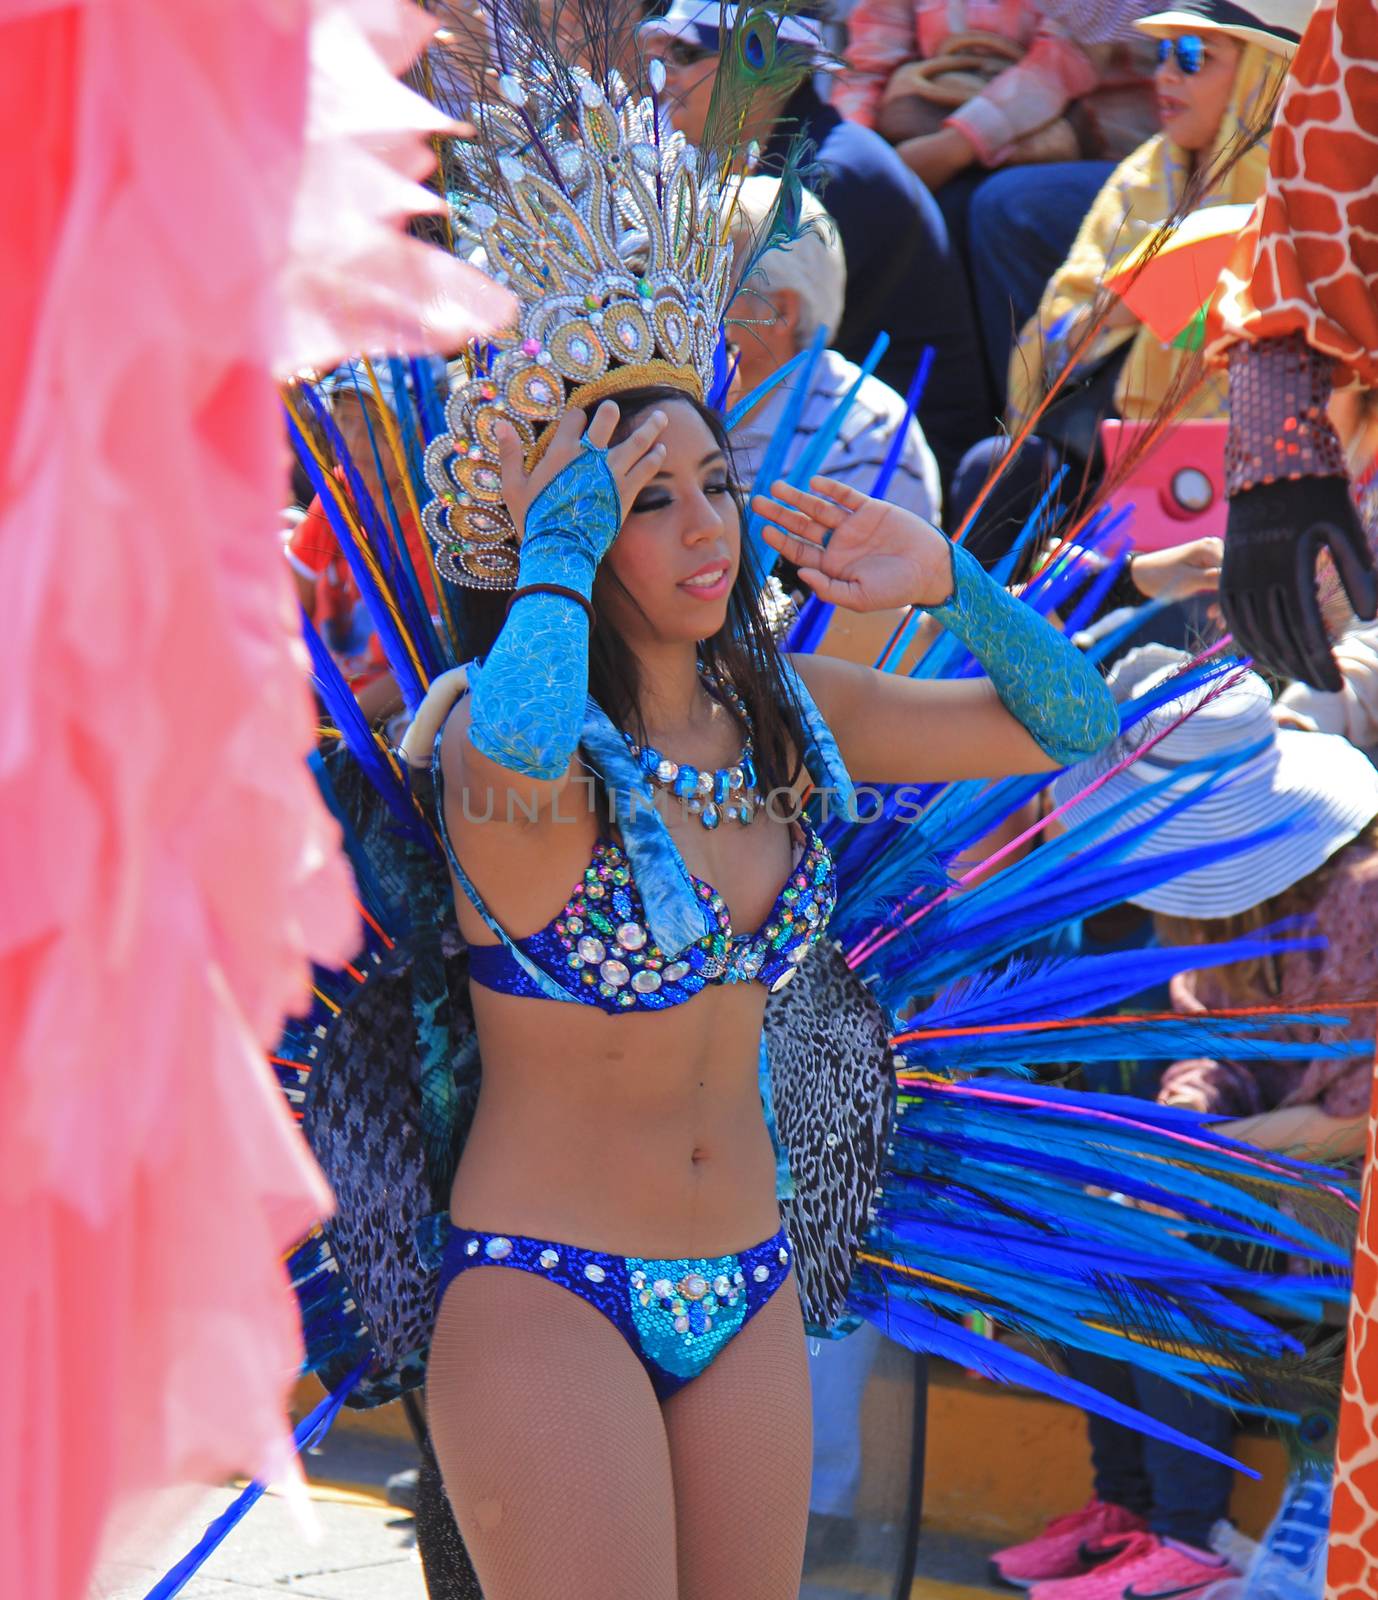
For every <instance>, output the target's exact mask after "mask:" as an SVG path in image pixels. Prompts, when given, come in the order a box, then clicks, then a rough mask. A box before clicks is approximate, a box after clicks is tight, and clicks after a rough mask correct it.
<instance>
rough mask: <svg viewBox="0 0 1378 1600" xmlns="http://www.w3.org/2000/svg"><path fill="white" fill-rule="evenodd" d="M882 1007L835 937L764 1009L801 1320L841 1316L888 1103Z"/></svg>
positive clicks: (891, 1092)
mask: <svg viewBox="0 0 1378 1600" xmlns="http://www.w3.org/2000/svg"><path fill="white" fill-rule="evenodd" d="M889 1035H890V1029H889V1025H888V1023H887V1022H886V1018H885V1014H884V1012H883V1011H882V1010H881V1008H880V1006H879V1005H878V1004H877V1003H876V1001H875V999H874V998H873V997H872V995H871V993H870V991H869V990H868V989H867V988H866V986H865V984H864V983H862V981H861V979H860V978H858V977H857V976H856V974H855V973H853V972H852V971H851V970H850V969H849V968H848V966H847V963H846V962H845V961H844V960H843V957H842V952H841V951H840V950H839V949H838V948H837V946H836V945H833V944H829V943H823V944H820V945H819V946H817V947H816V948H815V949H814V950H813V952H812V953H811V954H810V956H809V958H808V960H807V961H805V962H804V964H803V966H802V967H801V968H800V969H799V975H798V977H797V978H796V979H795V980H794V982H793V983H791V984H790V985H789V986H788V987H787V988H785V989H782V990H781V991H780V992H779V993H778V994H776V995H773V996H772V997H771V999H770V1002H769V1004H768V1005H767V1007H766V1048H767V1051H768V1054H769V1058H770V1072H771V1086H772V1089H773V1093H774V1099H775V1116H776V1123H777V1127H778V1130H779V1134H780V1138H781V1140H782V1141H783V1143H784V1145H785V1148H786V1150H787V1152H788V1155H789V1164H790V1172H791V1174H792V1176H793V1178H794V1191H795V1192H794V1195H793V1197H792V1198H790V1199H786V1200H784V1201H782V1202H781V1211H782V1214H783V1217H784V1223H785V1228H786V1231H787V1232H788V1234H789V1236H790V1240H791V1242H792V1243H793V1245H794V1251H795V1256H794V1267H795V1274H796V1277H797V1281H798V1286H799V1297H800V1300H801V1301H802V1303H803V1307H804V1320H805V1322H806V1323H807V1324H808V1325H809V1328H810V1330H811V1331H814V1332H818V1333H828V1332H831V1331H833V1330H835V1329H837V1328H838V1325H839V1324H841V1323H843V1322H846V1321H847V1320H848V1319H849V1316H850V1313H849V1311H848V1307H847V1291H848V1289H849V1288H850V1286H851V1282H852V1272H853V1260H854V1257H855V1255H856V1251H857V1247H858V1245H859V1243H860V1240H861V1237H862V1235H863V1233H864V1232H865V1231H866V1228H867V1225H868V1221H869V1215H870V1209H871V1202H872V1200H873V1198H874V1196H875V1193H876V1189H877V1186H878V1184H879V1181H880V1166H881V1162H882V1160H883V1158H884V1156H885V1148H886V1142H887V1139H888V1137H889V1131H890V1119H891V1115H892V1113H893V1110H894V1104H895V1068H894V1058H893V1055H892V1053H891V1050H890V1043H889Z"/></svg>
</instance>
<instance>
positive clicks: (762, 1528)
mask: <svg viewBox="0 0 1378 1600" xmlns="http://www.w3.org/2000/svg"><path fill="white" fill-rule="evenodd" d="M663 1411H664V1416H665V1430H666V1433H667V1435H668V1436H669V1440H670V1460H671V1463H672V1466H673V1472H674V1480H675V1526H676V1528H677V1530H678V1534H679V1600H727V1597H728V1596H731V1600H796V1597H797V1596H798V1594H799V1580H800V1577H801V1576H802V1573H803V1567H804V1534H805V1531H806V1528H807V1525H808V1520H809V1478H810V1476H811V1473H812V1467H813V1422H812V1407H811V1399H810V1392H809V1368H808V1356H807V1354H806V1353H805V1349H804V1321H803V1318H802V1316H801V1315H800V1312H799V1296H798V1294H797V1292H796V1290H795V1287H794V1280H793V1279H792V1278H791V1279H790V1280H788V1281H787V1282H786V1283H785V1284H784V1285H783V1286H782V1287H781V1288H780V1289H778V1290H777V1291H776V1293H775V1295H774V1296H773V1298H772V1299H771V1300H770V1302H769V1303H768V1304H767V1305H765V1306H764V1307H762V1309H761V1310H760V1311H758V1312H757V1314H756V1315H755V1317H753V1318H752V1320H751V1321H750V1322H749V1323H748V1324H747V1325H746V1327H745V1328H743V1329H742V1331H741V1332H740V1333H739V1334H738V1335H737V1337H736V1338H735V1339H733V1340H731V1341H730V1343H728V1344H727V1345H725V1346H724V1347H723V1350H722V1353H721V1354H720V1355H719V1356H718V1359H717V1360H716V1361H715V1362H714V1363H713V1365H712V1366H711V1367H709V1368H708V1370H707V1371H706V1372H705V1373H703V1374H702V1375H701V1376H700V1377H697V1378H695V1379H694V1381H693V1382H692V1383H688V1384H686V1385H685V1386H684V1388H682V1389H681V1390H680V1391H679V1393H678V1394H674V1395H671V1397H670V1398H669V1400H667V1401H666V1402H665V1405H664V1408H663Z"/></svg>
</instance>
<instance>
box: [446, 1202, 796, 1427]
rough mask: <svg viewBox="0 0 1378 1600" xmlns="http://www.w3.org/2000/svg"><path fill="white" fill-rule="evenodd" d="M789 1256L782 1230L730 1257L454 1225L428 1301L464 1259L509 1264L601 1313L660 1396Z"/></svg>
mask: <svg viewBox="0 0 1378 1600" xmlns="http://www.w3.org/2000/svg"><path fill="white" fill-rule="evenodd" d="M790 1256H791V1251H790V1244H789V1240H788V1239H787V1238H786V1237H785V1234H784V1230H783V1229H781V1231H780V1232H779V1233H777V1234H776V1235H775V1237H774V1238H773V1239H767V1240H766V1241H765V1243H764V1244H757V1245H752V1247H751V1248H750V1249H749V1250H743V1251H742V1253H741V1254H740V1255H735V1256H705V1257H677V1258H675V1259H674V1260H670V1261H664V1260H654V1259H643V1258H641V1257H639V1256H609V1255H604V1254H603V1252H602V1251H601V1250H581V1249H579V1248H578V1247H577V1246H575V1245H568V1244H554V1243H552V1242H551V1241H549V1240H547V1239H523V1238H521V1237H519V1236H518V1235H516V1234H504V1233H475V1232H474V1231H473V1230H472V1229H469V1228H460V1227H455V1228H453V1229H451V1231H450V1236H449V1240H448V1242H447V1243H446V1246H445V1256H444V1259H443V1260H442V1262H441V1264H440V1286H439V1289H438V1290H437V1292H436V1304H437V1306H438V1305H439V1304H440V1301H441V1300H442V1299H443V1298H444V1295H445V1291H446V1289H448V1288H449V1286H450V1284H451V1283H453V1282H454V1280H455V1279H456V1278H457V1277H458V1276H459V1275H460V1273H461V1272H468V1271H470V1270H471V1268H474V1267H517V1268H518V1269H519V1270H520V1271H522V1272H530V1273H532V1274H534V1275H535V1276H536V1277H538V1278H546V1279H548V1280H549V1281H550V1282H551V1283H556V1284H559V1286H560V1287H561V1288H562V1289H568V1290H569V1292H570V1293H571V1294H577V1295H578V1296H579V1298H580V1299H581V1300H587V1301H588V1303H589V1304H590V1305H591V1306H594V1307H595V1308H596V1309H597V1310H599V1311H601V1312H602V1313H603V1315H604V1316H605V1317H606V1318H607V1319H608V1321H609V1322H611V1323H612V1325H613V1326H614V1327H615V1328H616V1329H617V1330H618V1332H619V1333H620V1334H621V1335H622V1337H623V1338H624V1339H625V1340H626V1341H627V1343H628V1344H629V1345H630V1346H631V1348H632V1350H633V1351H634V1353H635V1354H636V1356H637V1359H638V1360H639V1361H640V1362H641V1365H642V1366H643V1367H645V1369H646V1373H647V1375H648V1376H649V1378H650V1380H651V1386H652V1387H653V1388H654V1390H655V1392H656V1396H657V1398H659V1399H661V1400H666V1399H668V1398H669V1397H670V1396H671V1395H672V1394H674V1393H675V1391H676V1390H677V1389H682V1388H683V1387H684V1385H685V1384H686V1383H688V1382H689V1381H690V1380H691V1379H693V1378H697V1377H698V1375H699V1374H700V1373H701V1372H703V1371H704V1370H705V1369H706V1368H707V1366H708V1365H709V1363H710V1362H711V1361H712V1360H713V1358H714V1357H715V1356H716V1355H717V1354H718V1352H719V1351H720V1350H721V1349H722V1348H723V1346H724V1345H725V1344H726V1343H727V1342H728V1340H729V1339H731V1338H732V1337H733V1336H734V1335H735V1334H738V1333H740V1332H741V1331H742V1329H743V1328H744V1327H745V1326H746V1325H747V1323H748V1322H750V1321H751V1319H752V1317H754V1316H755V1315H756V1313H757V1312H758V1311H759V1310H760V1309H761V1307H762V1306H763V1305H765V1303H766V1302H767V1301H768V1300H769V1299H770V1297H771V1296H772V1295H773V1294H774V1293H775V1291H776V1290H777V1289H778V1288H779V1287H780V1285H781V1284H782V1283H783V1282H784V1281H785V1279H786V1278H787V1277H789V1269H790Z"/></svg>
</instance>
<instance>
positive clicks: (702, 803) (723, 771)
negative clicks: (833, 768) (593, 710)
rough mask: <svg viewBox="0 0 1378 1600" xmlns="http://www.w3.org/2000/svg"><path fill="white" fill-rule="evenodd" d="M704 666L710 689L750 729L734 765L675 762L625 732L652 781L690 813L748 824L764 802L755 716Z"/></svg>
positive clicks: (713, 822)
mask: <svg viewBox="0 0 1378 1600" xmlns="http://www.w3.org/2000/svg"><path fill="white" fill-rule="evenodd" d="M699 671H700V673H701V674H702V675H703V680H704V684H705V687H706V688H707V689H708V691H709V693H710V694H713V695H714V696H715V697H716V698H717V699H719V700H720V701H722V702H723V703H724V704H725V705H728V706H730V707H731V709H732V710H733V711H735V712H736V714H737V716H738V717H739V718H740V720H741V722H742V724H743V726H744V727H745V728H746V730H747V733H746V743H745V744H744V745H743V746H742V753H741V755H739V756H738V757H737V759H736V760H735V761H734V762H733V763H732V765H731V766H728V767H719V768H717V770H716V771H714V772H703V771H701V770H700V769H699V768H698V767H693V766H690V765H689V764H688V762H680V761H671V760H670V758H669V757H668V756H663V755H661V753H660V751H659V750H657V749H655V748H654V747H653V746H651V745H648V744H647V745H641V744H637V743H636V742H635V740H633V738H632V736H631V734H629V733H624V734H623V735H622V737H623V738H624V739H625V740H626V741H627V748H628V750H630V751H631V753H632V755H633V756H634V757H635V759H636V761H637V762H638V764H639V765H640V767H641V770H642V771H643V772H644V773H645V774H646V776H647V777H648V778H649V779H650V780H651V782H652V783H653V784H655V785H656V786H657V787H658V788H661V789H665V790H667V791H668V792H669V793H670V794H673V795H675V796H677V797H678V798H679V799H681V800H683V801H684V802H685V808H686V810H687V811H688V812H689V814H690V816H695V817H697V818H698V819H699V821H700V822H701V823H702V824H703V826H704V827H705V828H716V827H717V826H718V824H719V823H720V822H721V821H722V820H723V818H724V817H725V818H726V819H727V820H728V821H729V822H740V823H741V825H742V826H743V827H746V826H747V825H748V824H749V823H750V822H751V820H752V819H753V818H754V817H755V815H756V811H757V808H758V807H759V806H760V805H761V803H762V802H761V796H760V795H759V794H758V793H757V791H756V782H757V779H756V761H755V757H754V756H753V754H752V749H751V737H752V728H751V716H750V714H749V713H748V711H747V709H746V702H745V701H744V700H743V699H742V697H741V695H739V694H738V693H737V691H736V689H735V688H733V686H732V685H731V684H730V683H722V682H719V680H718V679H717V678H715V677H714V676H713V675H712V674H711V673H710V672H709V671H708V670H707V669H706V668H705V667H704V666H703V665H702V663H700V665H699Z"/></svg>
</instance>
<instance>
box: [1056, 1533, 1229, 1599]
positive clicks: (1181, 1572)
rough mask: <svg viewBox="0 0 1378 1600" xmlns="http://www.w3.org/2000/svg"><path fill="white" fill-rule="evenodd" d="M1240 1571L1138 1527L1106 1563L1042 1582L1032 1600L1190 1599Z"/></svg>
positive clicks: (1173, 1540)
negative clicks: (1141, 1530)
mask: <svg viewBox="0 0 1378 1600" xmlns="http://www.w3.org/2000/svg"><path fill="white" fill-rule="evenodd" d="M1238 1576H1239V1573H1238V1571H1237V1570H1236V1569H1235V1568H1234V1567H1232V1566H1231V1565H1230V1563H1229V1562H1228V1561H1226V1560H1225V1559H1224V1557H1223V1556H1215V1555H1211V1554H1210V1553H1209V1551H1206V1550H1197V1549H1196V1548H1194V1546H1192V1545H1189V1544H1179V1543H1178V1542H1177V1541H1176V1540H1175V1539H1160V1538H1159V1537H1158V1536H1157V1534H1155V1533H1135V1534H1131V1535H1130V1536H1129V1539H1128V1540H1127V1541H1126V1542H1125V1544H1124V1545H1122V1546H1121V1548H1120V1552H1119V1554H1118V1555H1116V1556H1115V1557H1114V1558H1113V1559H1112V1560H1110V1561H1107V1562H1106V1563H1105V1565H1104V1566H1101V1567H1097V1568H1096V1569H1095V1570H1094V1571H1092V1572H1088V1573H1086V1574H1084V1575H1083V1576H1082V1577H1080V1578H1061V1579H1054V1580H1053V1581H1052V1582H1050V1583H1040V1584H1039V1585H1038V1586H1037V1587H1036V1588H1034V1589H1032V1590H1031V1591H1030V1593H1029V1600H1191V1596H1193V1595H1199V1594H1201V1593H1202V1592H1203V1591H1204V1590H1206V1589H1207V1588H1209V1587H1210V1585H1211V1584H1213V1583H1218V1582H1219V1581H1220V1579H1222V1578H1237V1577H1238Z"/></svg>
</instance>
